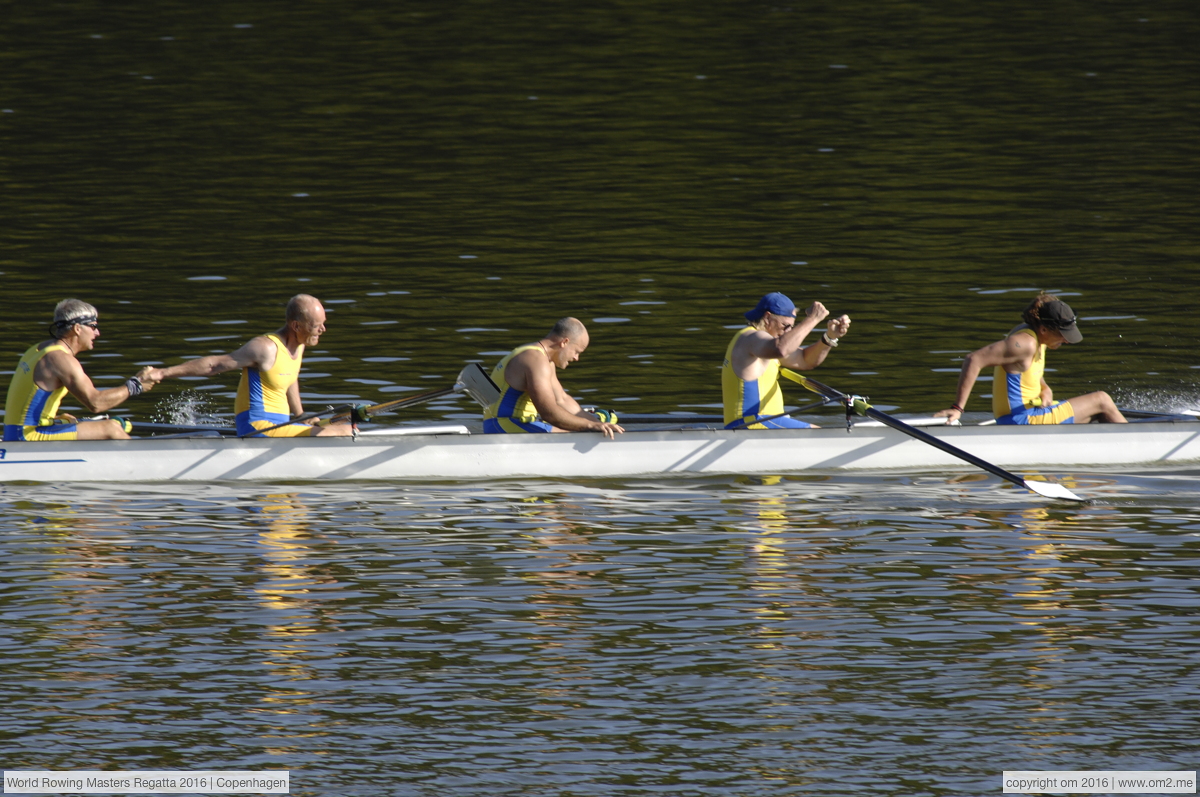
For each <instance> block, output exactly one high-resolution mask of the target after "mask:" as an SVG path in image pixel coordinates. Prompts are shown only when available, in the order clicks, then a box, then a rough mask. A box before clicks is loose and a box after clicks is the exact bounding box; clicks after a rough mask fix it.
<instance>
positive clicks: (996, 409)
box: [992, 324, 1046, 418]
mask: <svg viewBox="0 0 1200 797" xmlns="http://www.w3.org/2000/svg"><path fill="white" fill-rule="evenodd" d="M1018 332H1020V333H1023V334H1026V335H1029V337H1031V338H1033V345H1034V346H1036V347H1037V351H1036V352H1035V353H1034V355H1033V362H1032V363H1030V365H1029V368H1028V369H1026V370H1025V371H1024V372H1023V373H1019V374H1010V373H1009V372H1007V371H1005V370H1004V366H1002V365H997V366H996V370H995V371H994V372H993V376H992V415H994V416H995V417H997V418H999V417H1001V416H1004V415H1010V414H1012V413H1014V412H1017V413H1019V412H1022V411H1023V410H1026V409H1032V408H1033V407H1040V406H1042V375H1043V374H1044V373H1045V372H1046V344H1044V343H1038V342H1037V333H1035V332H1034V331H1033V330H1032V329H1030V328H1029V327H1027V326H1026V325H1024V324H1021V325H1020V326H1017V327H1014V328H1013V330H1012V332H1009V333H1008V334H1009V335H1015V334H1016V333H1018Z"/></svg>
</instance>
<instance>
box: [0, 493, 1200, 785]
mask: <svg viewBox="0 0 1200 797" xmlns="http://www.w3.org/2000/svg"><path fill="white" fill-rule="evenodd" d="M1110 481H1111V482H1112V485H1111V487H1110V492H1109V495H1110V500H1108V501H1106V502H1105V503H1103V504H1093V505H1085V506H1081V507H1077V506H1071V507H1061V506H1055V505H1046V504H1041V503H1035V502H1032V501H1030V500H1026V497H1025V496H1023V495H1020V493H1019V491H997V490H994V489H993V488H989V487H988V485H987V483H983V482H963V481H962V480H955V479H946V478H944V477H898V476H897V477H888V478H881V477H869V478H868V477H859V478H857V479H845V480H843V479H840V478H839V479H836V480H825V479H820V478H813V477H808V478H796V477H783V478H779V477H770V476H768V477H762V478H757V479H728V480H724V479H700V480H678V481H662V482H645V481H639V482H628V483H596V484H587V485H574V484H566V483H558V482H542V483H535V484H528V485H519V484H493V485H488V486H486V487H472V486H454V485H446V486H437V485H422V486H405V485H392V486H378V485H376V486H372V487H370V488H368V489H358V488H355V487H353V486H350V485H341V486H330V487H322V488H321V489H320V490H316V489H313V488H310V487H305V488H304V490H303V491H300V490H295V489H290V488H286V487H283V486H278V487H274V488H253V487H245V486H230V487H225V486H221V485H207V486H203V485H202V486H198V487H197V489H196V491H195V492H194V493H193V494H192V495H191V496H189V497H187V498H181V497H179V496H176V495H174V494H173V493H172V492H171V488H170V487H169V486H165V485H164V486H161V487H158V486H155V487H145V488H141V487H138V488H130V489H118V490H111V489H108V488H102V487H95V488H93V487H89V486H83V487H82V488H81V489H79V490H78V491H76V492H75V494H74V495H73V496H72V500H71V502H70V503H69V504H68V503H67V502H65V501H64V500H63V498H64V490H63V488H61V487H54V486H49V485H46V486H36V487H34V486H31V487H12V486H8V487H4V488H3V489H2V490H0V500H2V503H0V528H3V529H5V533H4V534H3V536H0V542H2V544H3V550H2V551H0V562H2V563H3V564H0V590H2V594H3V596H4V599H3V604H2V607H3V609H2V610H3V623H2V626H3V628H4V629H5V632H4V634H3V636H2V637H0V652H2V653H3V655H4V656H5V660H6V662H7V664H6V667H7V671H8V672H9V677H8V678H6V679H5V681H4V684H3V691H4V694H3V695H2V696H3V698H4V700H5V703H6V705H7V706H9V711H8V712H7V713H6V719H5V720H4V721H3V724H2V726H0V730H2V731H3V733H4V734H5V738H6V745H7V747H8V749H9V758H8V762H7V763H6V766H9V767H10V768H53V767H60V768H67V767H74V768H82V767H90V766H112V767H124V768H167V767H176V766H189V767H207V766H225V767H233V766H246V767H249V766H254V767H263V768H272V767H278V768H290V769H291V770H292V771H293V780H294V782H295V783H294V791H295V793H297V794H314V795H315V794H326V793H331V792H337V793H353V794H368V793H378V792H379V790H380V789H384V790H393V791H394V790H395V789H397V788H401V789H402V790H403V788H408V787H409V786H411V788H412V789H413V790H416V791H423V792H428V793H433V792H435V791H436V792H440V793H449V792H453V793H458V794H483V793H494V791H495V788H496V784H497V783H503V784H508V786H507V787H508V788H511V789H516V790H527V789H532V790H533V792H534V793H537V792H538V791H539V790H540V791H541V792H544V793H562V792H564V791H565V790H570V789H578V788H581V787H582V786H583V785H586V791H588V792H589V793H601V794H604V793H613V794H616V793H628V794H635V793H636V794H640V793H646V794H649V793H652V792H659V791H662V790H663V789H664V788H665V789H667V790H673V789H674V788H675V786H673V785H672V784H678V783H682V782H688V783H692V784H697V785H694V786H693V787H689V788H694V790H695V791H696V793H701V792H703V793H706V794H730V795H733V794H745V793H763V794H792V793H797V792H798V791H799V792H803V791H804V790H806V789H807V790H811V791H814V792H819V793H832V792H837V793H863V794H866V793H877V792H880V791H882V792H883V793H895V794H900V793H906V794H907V793H913V787H912V785H911V782H916V783H919V784H923V785H922V786H921V787H920V788H922V789H924V790H925V791H926V792H928V793H931V794H963V793H982V792H983V791H986V790H987V789H989V788H990V786H987V785H986V784H994V781H995V778H996V777H998V775H999V772H1000V770H1002V769H1003V768H1004V767H1006V766H1008V767H1010V768H1011V767H1013V766H1028V767H1032V768H1038V769H1054V768H1063V767H1064V766H1067V765H1068V764H1069V765H1072V766H1078V767H1081V768H1092V769H1096V768H1104V767H1110V768H1111V767H1117V768H1125V769H1137V768H1151V769H1185V768H1186V766H1187V765H1188V761H1189V760H1190V758H1189V757H1190V756H1191V755H1192V754H1193V753H1194V749H1193V745H1192V743H1191V737H1192V734H1191V731H1190V728H1189V724H1188V723H1189V722H1190V719H1189V718H1190V716H1191V714H1192V713H1193V712H1191V711H1188V710H1187V709H1188V707H1194V702H1195V695H1196V694H1198V693H1200V692H1198V691H1197V687H1200V683H1197V676H1196V674H1195V668H1194V666H1193V664H1192V662H1193V660H1194V656H1195V646H1196V642H1197V639H1198V638H1200V637H1198V634H1197V629H1196V625H1195V619H1194V618H1195V607H1196V606H1197V601H1198V596H1197V594H1196V589H1195V586H1194V583H1193V582H1194V578H1193V575H1194V569H1195V563H1196V556H1197V551H1198V550H1200V542H1198V540H1200V515H1198V514H1197V513H1196V511H1195V509H1194V507H1195V505H1196V499H1197V497H1200V477H1197V476H1196V474H1194V473H1191V472H1188V471H1182V470H1181V471H1177V472H1168V473H1163V474H1161V475H1159V476H1155V475H1149V474H1148V475H1143V476H1138V477H1119V478H1113V479H1111V480H1110ZM964 490H966V491H974V492H972V493H971V494H968V495H966V496H963V495H962V494H961V491H964ZM989 496H990V498H989ZM97 739H104V740H105V741H104V743H103V745H99V744H98V743H97V742H96V740H97ZM464 761H469V762H470V766H469V767H466V766H464V765H463V764H462V763H461V762H464ZM947 762H950V763H952V765H953V766H948V764H947ZM901 779H903V780H904V781H905V784H906V785H904V786H903V788H902V789H901V787H900V786H898V785H897V784H898V783H899V782H900V780H901ZM910 781H911V782H910ZM404 784H407V785H404Z"/></svg>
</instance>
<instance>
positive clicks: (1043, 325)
mask: <svg viewBox="0 0 1200 797" xmlns="http://www.w3.org/2000/svg"><path fill="white" fill-rule="evenodd" d="M1021 318H1022V319H1023V320H1024V322H1025V323H1023V324H1019V325H1017V326H1016V327H1014V328H1013V329H1012V331H1011V332H1009V333H1008V335H1007V336H1006V337H1005V338H1004V340H998V341H996V342H995V343H993V344H991V345H989V346H984V347H983V348H982V349H979V350H977V351H974V352H971V353H970V354H968V355H967V356H966V358H964V359H963V365H962V371H961V372H960V373H959V377H958V394H957V396H956V397H955V401H954V404H953V405H951V407H950V409H948V410H942V411H941V412H938V413H935V414H934V417H937V418H949V419H950V422H951V423H952V422H954V421H956V420H958V418H959V417H960V416H961V415H962V414H963V407H965V406H967V399H968V398H970V396H971V388H972V387H974V386H975V380H976V379H977V378H978V377H979V373H980V372H981V371H982V370H983V369H984V368H989V367H990V368H994V369H995V370H994V372H993V373H994V377H993V380H994V381H993V385H992V414H993V415H995V417H996V423H998V424H1004V425H1021V426H1024V425H1048V424H1059V423H1090V422H1092V421H1101V422H1107V423H1126V420H1125V416H1124V415H1122V414H1121V411H1120V410H1119V409H1117V405H1116V404H1115V403H1113V400H1112V398H1111V397H1110V396H1109V395H1108V394H1107V393H1105V392H1104V391H1103V390H1097V391H1096V392H1094V393H1087V394H1085V395H1082V396H1076V397H1075V398H1072V399H1067V400H1066V401H1060V402H1058V403H1057V404H1056V403H1054V392H1053V391H1052V390H1051V389H1050V386H1049V385H1047V384H1046V380H1045V378H1044V377H1043V373H1044V371H1045V368H1046V349H1057V348H1059V347H1060V346H1062V345H1063V344H1064V343H1078V342H1079V341H1081V340H1083V335H1082V334H1081V333H1080V331H1079V327H1078V326H1077V325H1076V323H1075V313H1074V311H1072V310H1071V308H1070V307H1069V306H1068V305H1067V303H1066V302H1064V301H1062V300H1061V299H1059V298H1058V297H1056V296H1054V295H1052V294H1049V293H1042V294H1039V295H1038V296H1037V298H1035V299H1034V300H1033V301H1032V302H1030V304H1029V306H1028V307H1026V308H1025V312H1024V313H1022V314H1021Z"/></svg>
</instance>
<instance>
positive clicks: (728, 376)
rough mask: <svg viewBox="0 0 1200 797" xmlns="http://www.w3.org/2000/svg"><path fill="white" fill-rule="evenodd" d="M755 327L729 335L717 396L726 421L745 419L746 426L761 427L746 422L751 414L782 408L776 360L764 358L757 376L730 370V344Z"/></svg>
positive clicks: (756, 415) (766, 413) (761, 414)
mask: <svg viewBox="0 0 1200 797" xmlns="http://www.w3.org/2000/svg"><path fill="white" fill-rule="evenodd" d="M757 331H758V330H757V329H755V328H754V327H746V328H745V329H742V330H740V331H739V332H738V333H737V334H736V335H734V336H733V340H731V341H729V346H728V347H727V348H726V349H725V362H723V363H721V399H722V401H723V402H724V404H725V423H726V425H728V424H730V423H733V422H734V421H737V420H740V419H745V420H746V421H747V428H749V429H762V428H764V427H762V426H761V425H756V424H753V423H750V422H751V421H753V420H754V419H755V418H762V417H767V416H769V415H779V414H780V413H782V412H783V391H782V390H780V389H779V360H767V366H766V368H764V369H763V372H762V373H761V374H760V375H759V377H758V379H752V380H747V379H742V378H741V377H739V376H738V375H737V374H736V373H734V371H733V346H734V344H735V343H737V342H738V340H740V339H741V338H743V337H745V336H746V335H750V334H753V333H754V332H757Z"/></svg>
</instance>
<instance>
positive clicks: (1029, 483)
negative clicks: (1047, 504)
mask: <svg viewBox="0 0 1200 797" xmlns="http://www.w3.org/2000/svg"><path fill="white" fill-rule="evenodd" d="M1025 486H1026V487H1028V488H1029V489H1030V490H1033V491H1034V492H1035V493H1037V494H1038V495H1041V496H1045V497H1046V498H1058V499H1062V500H1064V501H1081V502H1082V501H1087V499H1086V498H1080V497H1079V496H1077V495H1075V493H1073V492H1071V491H1070V490H1068V489H1067V488H1066V487H1063V486H1062V485H1061V484H1056V483H1054V482H1035V481H1033V480H1032V479H1026V480H1025Z"/></svg>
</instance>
